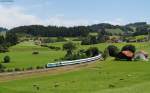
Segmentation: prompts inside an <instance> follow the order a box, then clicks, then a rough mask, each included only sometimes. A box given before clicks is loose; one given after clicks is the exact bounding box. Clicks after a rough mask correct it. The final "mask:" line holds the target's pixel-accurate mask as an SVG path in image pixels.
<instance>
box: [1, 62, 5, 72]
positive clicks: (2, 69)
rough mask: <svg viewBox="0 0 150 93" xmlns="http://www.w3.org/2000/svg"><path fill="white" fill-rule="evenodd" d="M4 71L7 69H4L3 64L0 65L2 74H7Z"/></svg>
mask: <svg viewBox="0 0 150 93" xmlns="http://www.w3.org/2000/svg"><path fill="white" fill-rule="evenodd" d="M4 69H5V67H4V66H3V65H2V64H0V73H1V72H5V70H4Z"/></svg>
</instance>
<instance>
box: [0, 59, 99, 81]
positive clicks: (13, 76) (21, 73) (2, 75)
mask: <svg viewBox="0 0 150 93" xmlns="http://www.w3.org/2000/svg"><path fill="white" fill-rule="evenodd" d="M100 59H101V58H97V59H96V60H91V61H88V62H81V63H80V64H70V65H64V66H58V67H52V68H45V69H39V70H30V71H18V72H9V73H0V82H1V81H2V80H5V79H16V78H17V77H26V76H32V75H38V74H45V73H49V74H55V73H56V72H63V71H65V72H68V71H71V70H75V69H78V68H80V67H86V66H89V64H92V63H93V62H96V61H97V60H100Z"/></svg>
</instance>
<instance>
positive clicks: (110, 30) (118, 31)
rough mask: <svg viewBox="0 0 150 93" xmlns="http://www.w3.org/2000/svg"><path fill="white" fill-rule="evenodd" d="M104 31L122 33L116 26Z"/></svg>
mask: <svg viewBox="0 0 150 93" xmlns="http://www.w3.org/2000/svg"><path fill="white" fill-rule="evenodd" d="M106 31H107V32H109V33H112V34H120V33H121V34H122V33H123V31H122V30H121V29H119V28H117V29H106Z"/></svg>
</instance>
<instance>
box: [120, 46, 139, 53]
mask: <svg viewBox="0 0 150 93" xmlns="http://www.w3.org/2000/svg"><path fill="white" fill-rule="evenodd" d="M121 51H131V52H133V53H135V51H136V48H135V46H134V45H125V46H124V47H123V48H122V50H121Z"/></svg>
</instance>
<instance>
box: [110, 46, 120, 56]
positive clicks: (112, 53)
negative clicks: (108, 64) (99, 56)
mask: <svg viewBox="0 0 150 93" xmlns="http://www.w3.org/2000/svg"><path fill="white" fill-rule="evenodd" d="M107 49H108V52H109V56H111V57H116V56H117V55H118V53H119V49H118V48H117V47H116V46H114V45H110V46H108V47H107Z"/></svg>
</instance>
